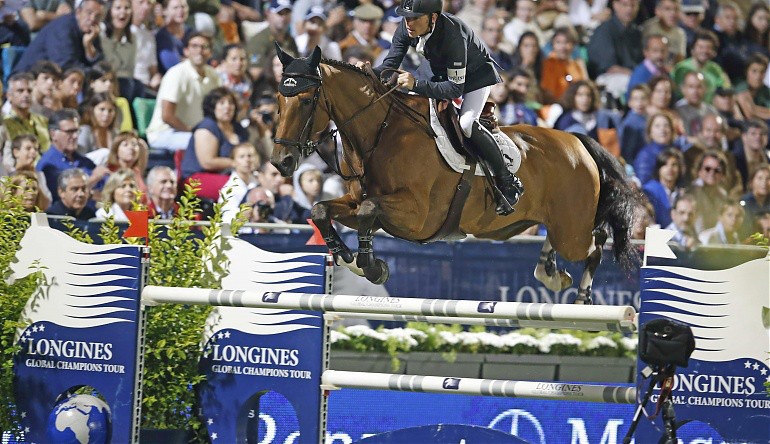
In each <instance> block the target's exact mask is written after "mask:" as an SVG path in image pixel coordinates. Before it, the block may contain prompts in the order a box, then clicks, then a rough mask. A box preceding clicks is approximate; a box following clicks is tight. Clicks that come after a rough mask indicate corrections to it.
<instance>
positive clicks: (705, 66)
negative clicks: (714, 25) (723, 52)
mask: <svg viewBox="0 0 770 444" xmlns="http://www.w3.org/2000/svg"><path fill="white" fill-rule="evenodd" d="M717 48H719V40H718V39H717V36H716V35H714V33H713V32H711V31H700V32H698V33H697V34H695V37H694V40H693V43H692V46H691V48H690V53H691V55H692V56H691V57H690V58H688V59H685V60H682V61H681V62H679V63H677V64H676V66H675V67H674V72H673V73H672V77H673V78H674V82H675V83H676V85H677V86H678V87H681V86H682V84H683V83H684V76H685V75H686V74H687V73H688V72H691V71H695V72H699V73H701V74H703V79H704V81H705V87H706V93H705V95H704V100H705V101H706V102H707V103H711V99H712V97H713V96H714V92H715V91H716V90H717V88H729V87H730V85H731V83H730V78H729V77H728V76H727V74H725V72H724V71H723V70H722V67H720V66H719V65H718V64H717V63H715V62H714V57H715V56H716V54H717Z"/></svg>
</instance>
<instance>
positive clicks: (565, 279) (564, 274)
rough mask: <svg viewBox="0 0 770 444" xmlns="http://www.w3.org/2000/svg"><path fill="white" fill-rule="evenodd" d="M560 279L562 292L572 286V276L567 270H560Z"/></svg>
mask: <svg viewBox="0 0 770 444" xmlns="http://www.w3.org/2000/svg"><path fill="white" fill-rule="evenodd" d="M559 278H561V289H562V290H564V289H565V288H569V287H571V286H572V275H571V274H569V272H568V271H567V270H559Z"/></svg>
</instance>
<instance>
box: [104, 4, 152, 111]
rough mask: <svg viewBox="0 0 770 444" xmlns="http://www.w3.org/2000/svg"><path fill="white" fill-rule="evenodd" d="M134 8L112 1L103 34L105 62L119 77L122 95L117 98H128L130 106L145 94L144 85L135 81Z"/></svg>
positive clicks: (120, 93) (119, 87)
mask: <svg viewBox="0 0 770 444" xmlns="http://www.w3.org/2000/svg"><path fill="white" fill-rule="evenodd" d="M131 8H132V6H131V0H112V3H111V4H110V7H109V9H108V10H107V15H106V17H105V18H104V22H103V23H102V33H101V42H102V47H103V48H104V59H105V61H107V62H109V64H110V65H111V66H112V69H113V70H114V72H115V76H116V77H117V82H118V91H119V94H116V95H119V96H121V97H125V98H126V99H127V100H128V102H129V103H131V102H132V101H133V100H134V98H136V97H141V96H142V95H143V92H144V89H143V87H142V84H141V82H138V81H135V80H134V67H135V66H136V52H137V46H136V39H135V38H134V35H133V34H132V33H131V20H132V14H133V12H132V9H131Z"/></svg>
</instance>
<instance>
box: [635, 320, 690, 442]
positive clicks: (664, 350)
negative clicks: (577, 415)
mask: <svg viewBox="0 0 770 444" xmlns="http://www.w3.org/2000/svg"><path fill="white" fill-rule="evenodd" d="M694 350H695V337H694V336H693V334H692V329H691V328H690V327H689V326H688V325H685V324H682V323H679V322H676V321H672V320H670V319H666V318H660V319H654V320H652V321H649V322H646V323H645V324H643V325H642V328H641V329H640V331H639V359H641V360H642V362H644V363H645V364H647V366H648V367H647V368H645V369H644V370H642V376H644V378H645V379H647V378H650V377H651V376H652V379H651V380H650V383H649V385H648V386H647V391H646V393H645V394H644V398H643V400H642V402H641V403H640V404H639V407H638V408H637V409H636V413H635V414H634V419H633V421H632V422H631V428H630V429H629V430H628V433H627V434H626V437H625V439H623V443H624V444H628V443H630V442H631V439H632V437H633V435H634V431H635V430H636V426H637V425H638V424H639V419H640V418H641V414H642V411H643V410H644V407H645V406H646V405H647V402H648V401H649V400H650V396H652V390H653V388H654V387H655V385H657V384H660V386H661V391H660V397H659V398H658V402H657V408H656V411H655V414H653V415H652V416H651V417H650V418H651V419H652V418H654V417H655V416H657V413H658V412H659V411H661V410H662V412H663V422H664V424H665V431H664V435H663V438H662V439H661V442H663V443H666V444H669V443H670V444H676V442H677V440H676V429H677V425H676V417H675V415H674V405H673V403H672V402H671V399H669V395H670V393H671V389H672V386H673V381H674V373H675V372H676V367H677V366H679V367H687V365H688V364H689V361H690V355H692V352H693V351H694Z"/></svg>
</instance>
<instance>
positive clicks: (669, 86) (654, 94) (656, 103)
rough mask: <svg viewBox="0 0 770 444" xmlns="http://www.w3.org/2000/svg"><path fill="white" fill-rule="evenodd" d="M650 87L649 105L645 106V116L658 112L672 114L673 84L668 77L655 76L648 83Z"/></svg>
mask: <svg viewBox="0 0 770 444" xmlns="http://www.w3.org/2000/svg"><path fill="white" fill-rule="evenodd" d="M648 85H649V86H650V103H649V104H648V105H647V115H648V116H651V115H653V114H656V113H659V112H664V111H665V112H673V111H674V109H673V108H672V106H671V105H672V99H673V98H674V89H675V87H674V82H673V81H672V80H671V77H669V76H665V75H664V76H655V77H653V78H652V79H650V82H649V83H648Z"/></svg>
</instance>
